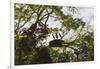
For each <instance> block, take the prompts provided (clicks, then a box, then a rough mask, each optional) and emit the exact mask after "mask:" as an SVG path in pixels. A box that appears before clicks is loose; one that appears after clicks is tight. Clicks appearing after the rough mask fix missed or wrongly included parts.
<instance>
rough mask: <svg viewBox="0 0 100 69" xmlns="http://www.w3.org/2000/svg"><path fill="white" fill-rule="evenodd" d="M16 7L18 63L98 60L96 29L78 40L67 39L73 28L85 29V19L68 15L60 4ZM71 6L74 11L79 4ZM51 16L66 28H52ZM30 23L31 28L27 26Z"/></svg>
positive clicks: (16, 50)
mask: <svg viewBox="0 0 100 69" xmlns="http://www.w3.org/2000/svg"><path fill="white" fill-rule="evenodd" d="M14 6H15V8H14V13H15V15H14V17H15V24H14V25H15V30H14V31H15V34H14V38H15V39H14V40H15V65H26V64H43V63H58V62H77V61H92V60H94V42H93V41H94V38H93V32H89V31H88V32H87V33H86V34H84V35H81V34H80V33H81V32H82V30H81V31H80V33H79V34H78V35H77V36H78V38H76V39H75V40H73V41H70V40H71V39H70V40H69V41H67V40H66V39H65V40H63V37H64V36H65V35H67V34H68V31H70V30H71V29H73V30H77V29H78V28H79V27H80V26H82V27H81V29H84V27H85V22H84V21H83V20H82V19H79V18H74V17H73V15H65V14H64V13H63V11H62V8H63V7H60V6H48V5H45V6H44V5H30V4H17V3H16V4H15V5H14ZM69 8H70V9H69V10H71V11H73V12H74V9H75V7H69ZM76 9H77V8H76ZM49 17H51V18H55V19H56V20H57V21H59V22H60V24H61V26H62V28H58V27H57V28H49V27H48V24H47V21H48V19H49ZM31 20H34V21H31ZM31 22H32V23H31ZM28 23H30V27H27V29H25V25H26V24H28ZM63 28H64V29H63ZM50 34H52V36H51V37H53V40H51V41H50V42H49V43H48V44H49V45H46V43H43V41H44V40H45V41H46V39H47V37H49V35H50Z"/></svg>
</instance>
